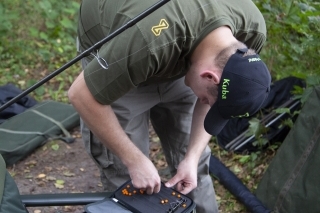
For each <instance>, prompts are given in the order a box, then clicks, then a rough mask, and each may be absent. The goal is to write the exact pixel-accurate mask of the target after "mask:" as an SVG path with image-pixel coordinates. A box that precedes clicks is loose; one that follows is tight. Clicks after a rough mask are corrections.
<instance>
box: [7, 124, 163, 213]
mask: <svg viewBox="0 0 320 213" xmlns="http://www.w3.org/2000/svg"><path fill="white" fill-rule="evenodd" d="M73 136H74V137H75V138H76V140H75V142H73V143H70V144H67V143H65V142H63V141H60V140H55V141H49V142H47V143H46V144H45V145H43V146H41V147H39V148H38V149H36V150H35V151H34V152H33V153H32V154H31V155H29V156H28V157H26V158H25V159H23V160H21V161H19V162H18V163H16V164H15V165H14V166H11V167H8V168H7V169H8V171H9V172H10V174H11V175H12V177H13V178H14V180H15V182H16V184H17V186H18V189H19V191H20V194H21V195H29V194H56V193H82V192H88V193H94V192H102V191H103V188H102V184H101V182H100V174H99V171H98V168H97V166H96V165H95V164H94V162H93V161H92V160H91V158H90V157H89V155H88V154H87V153H86V152H85V149H84V146H83V143H82V139H81V136H80V133H79V130H78V129H75V130H73ZM150 157H151V159H152V160H153V162H154V163H155V164H156V166H157V167H158V169H159V170H160V171H161V174H162V178H163V180H165V179H166V177H165V175H166V173H165V171H166V170H165V168H166V162H165V160H164V157H163V156H162V155H161V148H160V146H159V143H158V138H157V137H156V136H153V137H151V153H150ZM28 211H29V212H30V213H64V212H73V213H82V212H84V206H63V207H62V206H49V207H28Z"/></svg>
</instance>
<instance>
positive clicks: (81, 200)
mask: <svg viewBox="0 0 320 213" xmlns="http://www.w3.org/2000/svg"><path fill="white" fill-rule="evenodd" d="M112 194H113V192H97V193H61V194H33V195H20V197H21V201H22V203H24V205H25V206H26V207H38V206H81V205H87V204H90V203H94V202H97V201H100V200H103V199H105V198H108V197H110V196H111V195H112Z"/></svg>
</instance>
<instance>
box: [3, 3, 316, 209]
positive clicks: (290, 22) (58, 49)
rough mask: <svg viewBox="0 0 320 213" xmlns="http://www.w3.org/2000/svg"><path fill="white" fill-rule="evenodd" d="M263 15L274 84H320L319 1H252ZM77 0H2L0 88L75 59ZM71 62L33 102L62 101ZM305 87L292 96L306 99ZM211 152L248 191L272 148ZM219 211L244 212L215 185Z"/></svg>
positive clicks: (72, 72) (26, 83) (25, 82)
mask: <svg viewBox="0 0 320 213" xmlns="http://www.w3.org/2000/svg"><path fill="white" fill-rule="evenodd" d="M253 1H254V2H255V3H256V5H257V6H258V8H259V9H260V10H261V12H262V13H263V15H264V17H265V20H266V23H267V30H268V38H267V42H266V44H265V47H264V49H263V50H262V52H261V57H262V58H263V59H264V61H265V62H266V64H267V66H268V67H269V69H270V71H271V74H272V77H273V80H279V79H282V78H284V77H287V76H296V77H300V78H303V79H305V80H306V82H307V85H308V88H309V87H313V86H316V85H320V69H319V67H320V66H319V54H320V3H319V1H318V0H253ZM79 3H80V0H69V1H64V0H55V1H53V0H28V1H18V0H1V2H0V60H1V63H0V85H5V84H7V83H9V82H11V83H13V84H15V85H18V86H19V87H20V88H21V89H26V88H28V87H30V86H32V85H33V84H34V83H36V82H37V81H39V80H41V79H42V78H43V77H45V76H47V75H48V74H49V73H51V72H53V71H54V70H56V69H58V68H60V67H61V66H62V65H64V64H65V63H67V62H68V61H70V60H71V59H73V58H74V57H75V56H76V41H75V38H76V27H77V19H78V9H79V5H80V4H79ZM79 65H80V64H79V63H78V64H76V65H74V66H72V67H70V68H68V69H67V70H65V71H64V72H62V73H61V74H59V75H58V76H56V77H55V78H54V79H52V80H50V81H49V82H48V83H46V84H44V85H43V86H41V87H40V88H38V89H37V90H36V91H35V92H33V93H32V95H33V97H35V98H36V99H37V100H44V99H52V100H56V101H63V102H67V101H68V99H67V94H66V92H67V90H68V88H69V86H70V85H71V83H72V81H73V79H74V78H75V77H76V76H77V75H78V74H79V72H80V70H81V69H80V66H79ZM303 92H304V94H305V93H307V94H308V89H306V90H300V91H298V92H297V94H300V97H304V96H305V97H304V98H306V95H303V94H302V93H303ZM211 146H212V147H211V148H212V151H213V153H214V154H215V155H216V156H218V157H219V158H220V159H223V161H224V163H225V164H226V165H227V166H228V167H229V168H230V169H231V170H232V171H233V172H234V173H235V174H237V175H238V177H239V178H241V180H242V181H243V182H244V183H245V184H246V185H247V186H248V187H249V188H250V189H251V190H254V189H255V188H256V186H257V183H258V181H259V178H260V177H261V175H262V174H263V171H264V170H265V168H266V166H267V165H266V162H268V161H269V160H270V159H271V158H272V156H273V155H274V154H275V150H276V148H277V147H275V146H270V147H269V149H268V151H269V152H257V153H252V154H250V155H241V156H240V155H236V154H233V153H228V152H226V151H224V150H221V149H220V148H219V147H218V146H217V145H216V144H214V143H212V144H211ZM216 191H217V200H218V202H219V204H220V207H221V209H223V212H244V208H243V206H241V205H240V204H239V203H237V202H236V200H235V199H234V198H233V197H232V196H231V195H230V193H228V192H225V191H223V192H222V190H221V189H220V187H219V186H218V185H217V186H216Z"/></svg>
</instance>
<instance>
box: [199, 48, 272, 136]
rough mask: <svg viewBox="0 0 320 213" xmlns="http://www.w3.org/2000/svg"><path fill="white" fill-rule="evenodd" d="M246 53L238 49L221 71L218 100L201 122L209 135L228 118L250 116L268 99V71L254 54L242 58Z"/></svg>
mask: <svg viewBox="0 0 320 213" xmlns="http://www.w3.org/2000/svg"><path fill="white" fill-rule="evenodd" d="M247 51H248V49H246V48H245V49H238V50H237V51H236V53H234V54H233V55H231V57H230V58H229V60H228V61H227V63H226V66H225V67H224V69H223V72H222V75H221V79H220V83H219V86H218V98H217V100H216V102H215V103H214V104H213V105H212V107H211V109H210V110H209V112H208V113H207V115H206V118H205V120H204V128H205V130H206V131H207V132H208V133H209V134H211V135H218V134H219V133H220V131H221V130H222V129H223V127H224V126H225V125H226V124H227V122H228V120H229V119H231V118H235V117H250V116H252V115H253V114H255V113H256V112H257V111H258V110H259V109H260V108H261V106H262V104H263V102H264V101H265V100H266V99H267V97H268V94H269V92H270V84H271V76H270V72H269V70H268V68H267V66H266V65H265V63H264V62H263V61H262V60H261V58H260V56H259V55H258V54H254V55H247V56H243V55H244V53H246V52H247Z"/></svg>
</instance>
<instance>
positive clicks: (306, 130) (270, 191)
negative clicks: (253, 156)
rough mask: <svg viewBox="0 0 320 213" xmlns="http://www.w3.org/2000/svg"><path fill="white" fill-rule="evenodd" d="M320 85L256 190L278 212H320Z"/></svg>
mask: <svg viewBox="0 0 320 213" xmlns="http://www.w3.org/2000/svg"><path fill="white" fill-rule="evenodd" d="M319 168H320V87H317V88H315V89H314V90H313V92H312V93H311V95H310V96H309V98H308V99H307V101H306V103H305V104H304V106H303V108H302V110H301V112H300V114H299V116H298V118H297V120H296V121H295V124H294V126H293V128H292V129H291V130H290V132H289V134H288V135H287V137H286V138H285V140H284V142H283V143H282V145H281V147H280V148H279V150H278V151H277V154H276V155H275V157H274V158H273V159H272V161H271V163H270V164H269V167H268V169H267V171H266V173H265V174H264V175H263V177H262V179H261V181H260V183H259V185H258V188H257V190H256V195H257V197H258V198H259V199H260V200H261V201H262V202H263V203H264V204H265V205H266V206H267V207H268V208H269V209H273V210H274V212H275V213H301V212H306V213H319V212H320V169H319Z"/></svg>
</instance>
